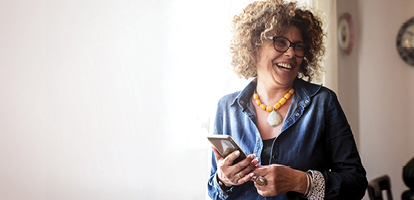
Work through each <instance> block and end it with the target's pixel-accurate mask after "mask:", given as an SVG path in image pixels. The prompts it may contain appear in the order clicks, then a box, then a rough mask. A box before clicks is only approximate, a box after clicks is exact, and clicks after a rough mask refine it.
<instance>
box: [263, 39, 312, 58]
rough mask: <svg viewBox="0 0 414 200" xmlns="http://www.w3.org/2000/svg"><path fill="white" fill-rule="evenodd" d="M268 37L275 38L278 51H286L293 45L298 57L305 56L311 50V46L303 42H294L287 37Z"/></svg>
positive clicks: (275, 46) (274, 43)
mask: <svg viewBox="0 0 414 200" xmlns="http://www.w3.org/2000/svg"><path fill="white" fill-rule="evenodd" d="M267 38H268V39H271V40H273V46H274V48H275V50H276V51H278V52H281V53H284V52H286V51H287V50H288V49H289V47H293V51H294V52H295V56H296V57H298V58H303V57H305V54H306V52H308V51H309V50H310V46H309V45H307V44H305V43H303V42H297V43H294V42H291V41H290V40H289V39H287V38H285V37H271V36H267Z"/></svg>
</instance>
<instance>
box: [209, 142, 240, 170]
mask: <svg viewBox="0 0 414 200" xmlns="http://www.w3.org/2000/svg"><path fill="white" fill-rule="evenodd" d="M207 139H208V140H209V141H210V143H211V144H212V145H213V146H214V148H216V149H217V151H218V152H219V153H220V155H221V156H223V157H224V158H225V157H227V156H228V155H229V154H231V153H232V152H234V151H236V150H238V151H240V156H239V157H237V158H236V160H234V162H233V165H234V164H236V163H238V162H240V161H242V160H243V159H245V158H246V157H247V156H246V154H245V153H244V152H243V150H242V149H241V148H240V147H239V145H237V144H236V142H234V140H233V138H231V136H230V135H209V136H207Z"/></svg>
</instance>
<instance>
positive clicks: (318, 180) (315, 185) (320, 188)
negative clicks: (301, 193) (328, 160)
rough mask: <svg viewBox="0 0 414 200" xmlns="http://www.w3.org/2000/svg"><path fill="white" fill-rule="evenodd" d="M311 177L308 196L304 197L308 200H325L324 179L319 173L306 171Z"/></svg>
mask: <svg viewBox="0 0 414 200" xmlns="http://www.w3.org/2000/svg"><path fill="white" fill-rule="evenodd" d="M307 173H309V174H311V177H312V184H311V185H312V186H311V189H310V191H309V194H308V195H307V196H306V198H307V199H308V200H321V199H322V200H323V199H324V198H325V179H324V178H323V175H322V173H321V172H319V171H315V170H308V172H307Z"/></svg>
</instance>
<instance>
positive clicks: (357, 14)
mask: <svg viewBox="0 0 414 200" xmlns="http://www.w3.org/2000/svg"><path fill="white" fill-rule="evenodd" d="M413 11H414V1H411V0H396V1H388V0H379V1H378V0H363V1H362V0H338V15H340V14H342V13H343V12H349V13H351V14H352V16H353V17H354V25H355V28H356V45H355V46H354V51H353V52H352V54H351V55H349V56H345V55H344V54H341V53H340V54H339V56H338V62H339V63H338V65H339V85H340V88H339V98H340V101H341V103H342V105H343V107H344V110H345V112H346V114H347V117H348V119H349V121H350V124H351V126H352V129H353V131H354V132H356V133H357V136H358V139H359V140H358V141H359V150H360V153H361V157H362V162H363V164H364V166H365V168H366V170H367V173H368V179H369V180H371V179H373V178H376V177H378V176H381V175H383V174H388V175H390V177H391V183H392V192H393V196H394V199H400V198H401V197H400V196H401V193H402V192H403V191H404V190H406V189H407V187H406V186H405V185H404V183H403V180H402V167H403V166H404V165H405V164H406V163H407V162H408V161H409V160H410V159H411V158H412V157H413V156H414V126H413V123H412V122H413V121H414V106H413V104H412V102H413V101H414V98H413V97H414V95H413V93H414V67H413V66H409V65H407V64H406V63H404V61H403V60H402V59H401V58H400V57H399V55H398V53H397V50H396V37H397V33H398V31H399V28H400V27H401V25H402V23H404V22H405V21H407V20H408V19H410V18H412V17H414V12H413ZM364 199H368V195H366V196H365V198H364Z"/></svg>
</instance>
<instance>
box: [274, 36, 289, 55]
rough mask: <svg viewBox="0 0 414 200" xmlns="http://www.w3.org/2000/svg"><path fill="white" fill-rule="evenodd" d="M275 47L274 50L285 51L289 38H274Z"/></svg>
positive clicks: (287, 47)
mask: <svg viewBox="0 0 414 200" xmlns="http://www.w3.org/2000/svg"><path fill="white" fill-rule="evenodd" d="M274 42H275V49H276V51H280V52H285V51H287V50H288V49H289V43H290V42H289V40H287V39H286V38H275V39H274Z"/></svg>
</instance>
